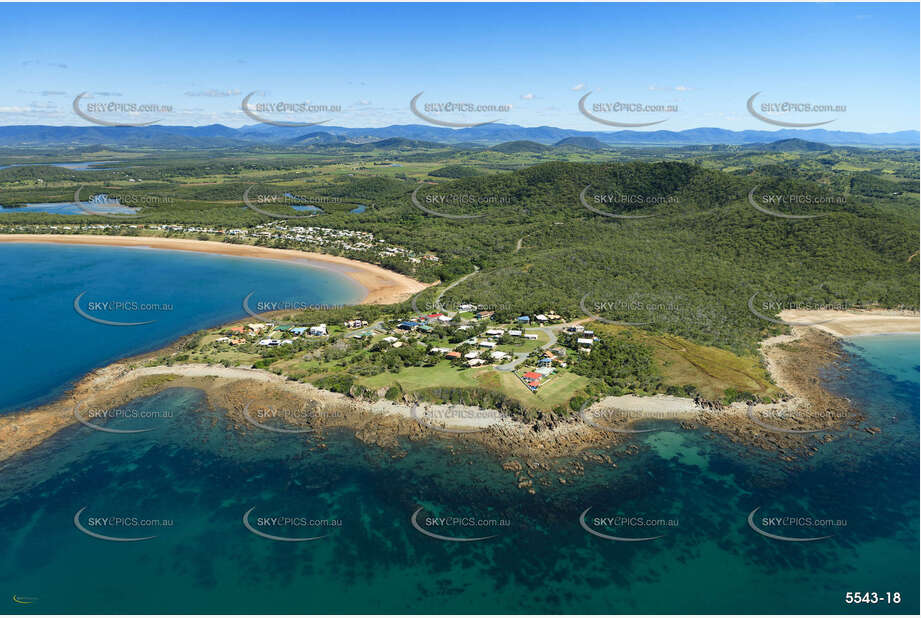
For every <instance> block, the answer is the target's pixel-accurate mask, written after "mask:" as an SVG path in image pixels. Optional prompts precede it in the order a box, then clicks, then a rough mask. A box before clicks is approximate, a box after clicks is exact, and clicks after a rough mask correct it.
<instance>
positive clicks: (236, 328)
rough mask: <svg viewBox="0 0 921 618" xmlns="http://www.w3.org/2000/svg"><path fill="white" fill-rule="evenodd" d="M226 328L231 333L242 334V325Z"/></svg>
mask: <svg viewBox="0 0 921 618" xmlns="http://www.w3.org/2000/svg"><path fill="white" fill-rule="evenodd" d="M228 330H229V331H230V332H232V333H237V334H240V335H242V334H243V327H242V326H231V327H230V328H229V329H228Z"/></svg>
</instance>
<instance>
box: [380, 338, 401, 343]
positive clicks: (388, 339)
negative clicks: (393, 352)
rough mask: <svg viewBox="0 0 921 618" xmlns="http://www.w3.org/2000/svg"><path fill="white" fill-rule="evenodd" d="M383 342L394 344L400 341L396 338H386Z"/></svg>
mask: <svg viewBox="0 0 921 618" xmlns="http://www.w3.org/2000/svg"><path fill="white" fill-rule="evenodd" d="M381 341H386V342H387V343H393V342H394V341H399V340H398V339H397V338H396V337H384V338H383V339H381Z"/></svg>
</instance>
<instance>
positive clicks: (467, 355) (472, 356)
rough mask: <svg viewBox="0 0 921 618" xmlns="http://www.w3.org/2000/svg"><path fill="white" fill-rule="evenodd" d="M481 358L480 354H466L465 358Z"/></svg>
mask: <svg viewBox="0 0 921 618" xmlns="http://www.w3.org/2000/svg"><path fill="white" fill-rule="evenodd" d="M479 357H480V353H479V352H467V353H466V354H464V358H466V359H471V358H479Z"/></svg>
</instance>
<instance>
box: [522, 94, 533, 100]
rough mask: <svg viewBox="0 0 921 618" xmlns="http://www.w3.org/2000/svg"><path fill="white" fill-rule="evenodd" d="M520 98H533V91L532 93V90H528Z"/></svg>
mask: <svg viewBox="0 0 921 618" xmlns="http://www.w3.org/2000/svg"><path fill="white" fill-rule="evenodd" d="M521 98H522V99H524V100H525V101H530V100H531V99H533V98H534V93H533V92H529V93H527V94H523V95H521Z"/></svg>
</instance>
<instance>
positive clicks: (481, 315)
mask: <svg viewBox="0 0 921 618" xmlns="http://www.w3.org/2000/svg"><path fill="white" fill-rule="evenodd" d="M494 313H495V311H477V312H476V319H478V320H489V319H491V318H492V316H493V314H494Z"/></svg>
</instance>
